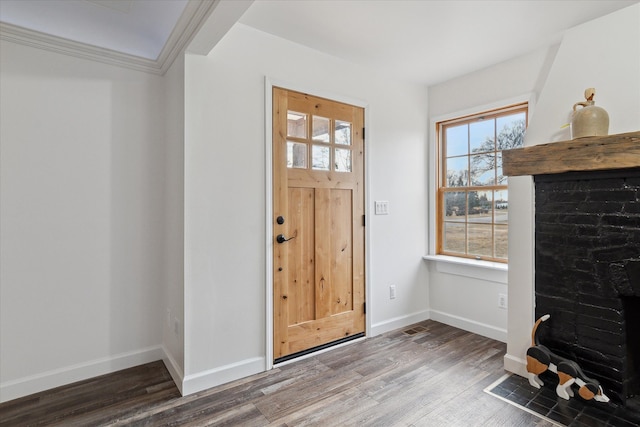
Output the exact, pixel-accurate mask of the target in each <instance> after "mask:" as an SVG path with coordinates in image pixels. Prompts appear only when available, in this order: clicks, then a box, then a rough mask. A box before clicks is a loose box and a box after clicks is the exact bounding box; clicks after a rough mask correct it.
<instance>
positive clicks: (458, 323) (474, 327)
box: [430, 310, 507, 342]
mask: <svg viewBox="0 0 640 427" xmlns="http://www.w3.org/2000/svg"><path fill="white" fill-rule="evenodd" d="M430 313H431V319H432V320H435V321H438V322H441V323H445V324H447V325H451V326H455V327H456V328H460V329H464V330H465V331H469V332H473V333H474V334H478V335H482V336H484V337H488V338H491V339H494V340H497V341H501V342H507V330H506V329H502V328H498V327H496V326H492V325H487V324H486V323H481V322H477V321H475V320H471V319H467V318H465V317H460V316H456V315H453V314H449V313H444V312H442V311H438V310H431V311H430Z"/></svg>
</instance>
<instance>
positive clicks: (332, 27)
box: [240, 0, 638, 85]
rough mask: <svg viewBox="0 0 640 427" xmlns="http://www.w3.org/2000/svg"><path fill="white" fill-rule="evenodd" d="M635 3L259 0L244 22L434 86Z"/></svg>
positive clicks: (576, 0)
mask: <svg viewBox="0 0 640 427" xmlns="http://www.w3.org/2000/svg"><path fill="white" fill-rule="evenodd" d="M634 3H638V1H614V0H604V1H598V0H586V1H579V0H569V1H567V0H555V1H550V0H535V1H524V0H509V1H505V0H498V1H481V0H473V1H461V0H449V1H435V0H429V1H425V0H423V1H419V0H414V1H406V0H369V1H362V0H315V1H290V0H269V1H264V0H257V1H256V2H255V3H254V4H253V5H252V6H251V7H250V8H249V10H247V12H246V13H245V14H244V15H243V16H242V18H241V19H240V22H242V23H244V24H246V25H249V26H252V27H254V28H257V29H259V30H262V31H265V32H267V33H271V34H274V35H277V36H280V37H283V38H285V39H289V40H291V41H294V42H297V43H299V44H302V45H305V46H308V47H311V48H313V49H316V50H319V51H321V52H325V53H327V54H330V55H334V56H337V57H340V58H343V59H346V60H348V61H351V62H356V63H359V64H362V65H364V66H366V67H368V68H372V69H375V70H378V71H381V72H383V73H387V74H389V75H393V76H396V77H400V78H402V79H406V80H409V81H413V82H420V83H424V84H427V85H428V84H434V83H437V82H441V81H445V80H448V79H450V78H453V77H456V76H459V75H463V74H466V73H469V72H471V71H475V70H478V69H482V68H485V67H487V66H490V65H493V64H496V63H498V62H502V61H504V60H507V59H510V58H513V57H515V56H518V55H521V54H523V53H528V52H530V51H533V50H535V49H537V48H540V47H543V46H548V45H550V44H552V43H554V42H558V41H559V40H560V37H561V35H562V33H563V32H564V31H565V30H567V29H568V28H571V27H574V26H576V25H578V24H581V23H584V22H587V21H589V20H592V19H594V18H597V17H600V16H603V15H605V14H608V13H610V12H613V11H615V10H618V9H620V8H623V7H626V6H629V5H632V4H634Z"/></svg>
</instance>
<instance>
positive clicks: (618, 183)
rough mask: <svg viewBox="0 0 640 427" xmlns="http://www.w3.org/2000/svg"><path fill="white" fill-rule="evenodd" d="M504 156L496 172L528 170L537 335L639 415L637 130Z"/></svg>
mask: <svg viewBox="0 0 640 427" xmlns="http://www.w3.org/2000/svg"><path fill="white" fill-rule="evenodd" d="M503 158H504V164H503V168H504V173H505V175H508V176H516V175H533V176H534V182H535V304H536V307H535V314H536V318H538V317H540V316H542V315H544V314H550V315H551V319H550V320H549V321H547V322H545V323H544V324H543V325H542V326H541V327H540V329H539V331H538V336H539V338H540V342H541V343H542V344H544V345H545V346H547V347H548V348H549V349H550V350H551V351H553V352H554V353H556V354H558V355H560V356H563V357H566V358H568V359H571V360H575V361H576V362H578V363H579V364H580V366H581V367H582V369H583V371H584V372H585V373H586V375H587V376H589V377H592V378H595V379H597V380H598V381H599V382H600V383H601V384H602V387H603V389H604V391H605V393H606V394H607V395H608V396H609V397H610V398H611V400H612V403H615V404H618V405H620V406H621V407H622V409H623V411H624V412H626V413H628V414H631V415H633V416H634V418H635V417H636V416H640V132H632V133H628V134H620V135H611V136H606V137H589V138H581V139H579V140H574V141H564V142H558V143H552V144H544V145H538V146H532V147H525V148H521V149H516V150H509V151H508V152H504V153H503Z"/></svg>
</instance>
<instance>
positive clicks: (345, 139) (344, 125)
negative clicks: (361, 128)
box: [335, 120, 351, 145]
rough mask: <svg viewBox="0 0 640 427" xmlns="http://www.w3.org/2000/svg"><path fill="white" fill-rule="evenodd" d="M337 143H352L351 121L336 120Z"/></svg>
mask: <svg viewBox="0 0 640 427" xmlns="http://www.w3.org/2000/svg"><path fill="white" fill-rule="evenodd" d="M335 137H336V139H335V141H336V144H340V145H351V123H349V122H343V121H342V120H336V133H335Z"/></svg>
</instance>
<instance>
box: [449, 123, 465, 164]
mask: <svg viewBox="0 0 640 427" xmlns="http://www.w3.org/2000/svg"><path fill="white" fill-rule="evenodd" d="M444 139H445V141H446V143H447V146H446V155H447V157H453V156H460V155H462V154H468V153H469V133H468V126H467V125H459V126H451V127H447V128H445V137H444Z"/></svg>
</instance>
